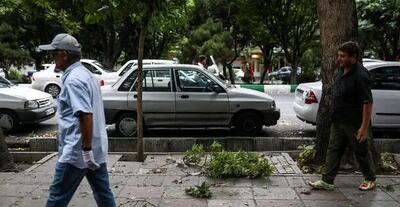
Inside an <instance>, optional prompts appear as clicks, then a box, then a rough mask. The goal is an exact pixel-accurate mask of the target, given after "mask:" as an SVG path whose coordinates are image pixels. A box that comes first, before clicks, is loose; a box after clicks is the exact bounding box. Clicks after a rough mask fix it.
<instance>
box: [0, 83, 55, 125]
mask: <svg viewBox="0 0 400 207" xmlns="http://www.w3.org/2000/svg"><path fill="white" fill-rule="evenodd" d="M55 113H56V106H55V103H54V100H53V97H51V95H50V94H48V93H44V92H42V91H38V90H35V89H30V88H26V87H22V86H18V85H14V84H12V83H11V82H10V81H8V80H7V79H5V78H3V77H0V126H1V127H3V130H4V131H5V132H11V131H13V130H15V129H16V128H17V127H18V126H19V125H21V124H34V123H39V122H42V121H45V120H47V119H50V118H52V117H53V116H54V115H55Z"/></svg>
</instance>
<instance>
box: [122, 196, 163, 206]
mask: <svg viewBox="0 0 400 207" xmlns="http://www.w3.org/2000/svg"><path fill="white" fill-rule="evenodd" d="M160 201H161V199H130V198H120V197H117V198H115V203H116V205H117V206H118V207H132V206H135V207H152V206H159V205H160ZM140 204H142V205H140ZM143 204H144V205H143ZM146 204H147V205H146Z"/></svg>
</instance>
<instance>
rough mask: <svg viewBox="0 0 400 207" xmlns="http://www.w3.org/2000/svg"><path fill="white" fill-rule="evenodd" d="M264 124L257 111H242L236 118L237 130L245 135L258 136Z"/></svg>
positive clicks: (235, 125)
mask: <svg viewBox="0 0 400 207" xmlns="http://www.w3.org/2000/svg"><path fill="white" fill-rule="evenodd" d="M262 126H263V124H262V119H261V117H260V116H259V115H258V114H257V113H255V112H244V113H240V114H238V115H237V116H236V118H235V120H234V127H235V129H236V132H237V133H238V134H240V135H244V136H256V135H258V134H260V132H261V130H262Z"/></svg>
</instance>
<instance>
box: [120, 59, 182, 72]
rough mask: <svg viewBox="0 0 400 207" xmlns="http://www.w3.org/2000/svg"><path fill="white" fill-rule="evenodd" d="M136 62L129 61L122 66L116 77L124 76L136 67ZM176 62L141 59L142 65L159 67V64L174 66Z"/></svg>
mask: <svg viewBox="0 0 400 207" xmlns="http://www.w3.org/2000/svg"><path fill="white" fill-rule="evenodd" d="M137 62H138V61H137V60H129V61H128V62H126V63H125V64H124V65H122V66H121V67H120V68H119V69H118V71H117V75H118V76H122V75H124V74H125V73H126V72H127V71H128V70H129V69H131V68H133V67H135V66H136V65H137ZM175 63H177V61H175V60H159V59H143V65H160V64H175Z"/></svg>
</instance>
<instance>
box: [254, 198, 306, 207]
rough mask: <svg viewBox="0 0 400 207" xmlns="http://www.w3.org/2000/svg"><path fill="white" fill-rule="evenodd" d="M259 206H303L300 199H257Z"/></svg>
mask: <svg viewBox="0 0 400 207" xmlns="http://www.w3.org/2000/svg"><path fill="white" fill-rule="evenodd" d="M255 201H256V204H257V206H262V207H303V206H304V205H303V203H302V202H301V201H300V200H262V199H261V200H260V199H257V200H255Z"/></svg>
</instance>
